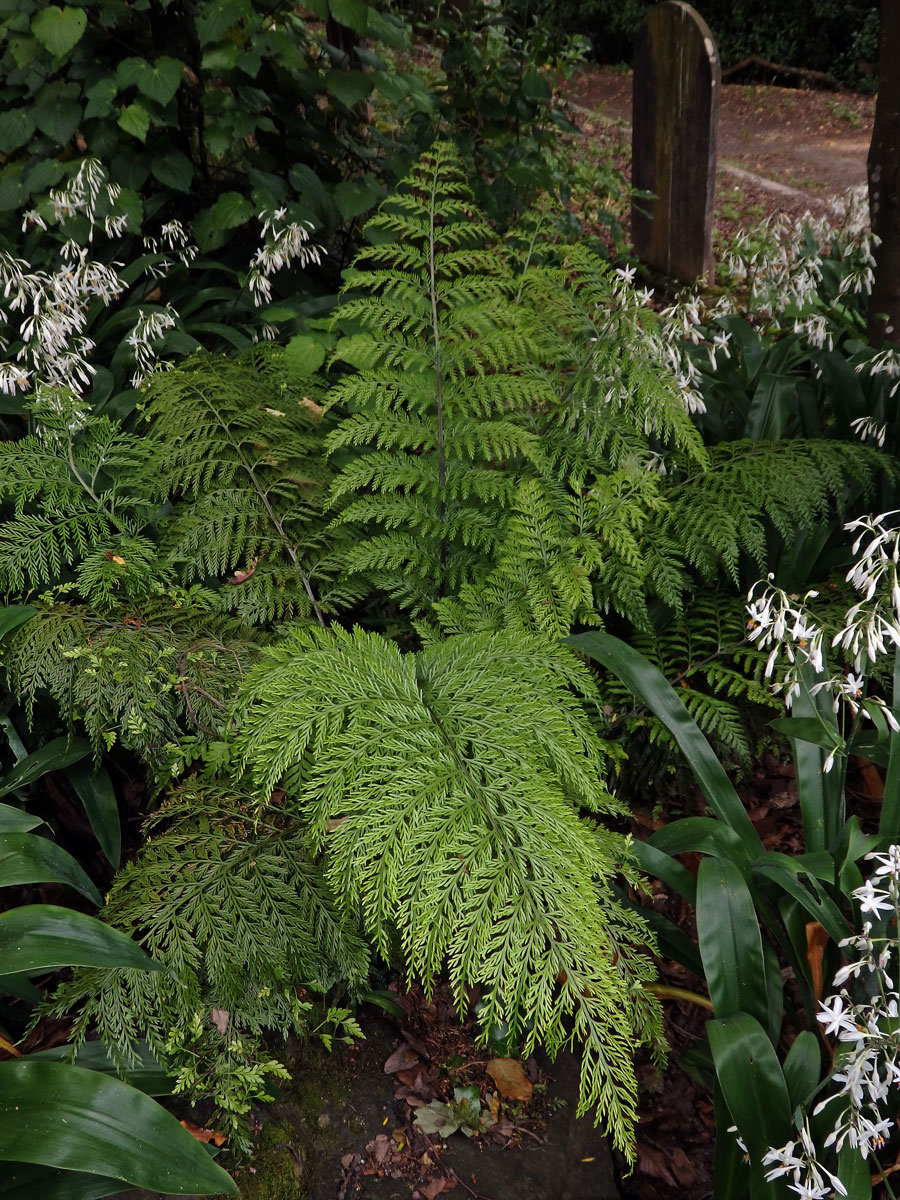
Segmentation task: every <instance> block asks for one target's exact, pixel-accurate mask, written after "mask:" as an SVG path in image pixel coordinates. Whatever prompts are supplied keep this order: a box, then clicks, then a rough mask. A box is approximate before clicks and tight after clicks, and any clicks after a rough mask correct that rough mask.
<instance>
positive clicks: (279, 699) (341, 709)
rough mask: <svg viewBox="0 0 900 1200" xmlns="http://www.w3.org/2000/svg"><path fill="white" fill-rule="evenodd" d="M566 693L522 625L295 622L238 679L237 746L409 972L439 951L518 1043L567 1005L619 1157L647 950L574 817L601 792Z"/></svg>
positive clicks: (570, 674)
mask: <svg viewBox="0 0 900 1200" xmlns="http://www.w3.org/2000/svg"><path fill="white" fill-rule="evenodd" d="M576 692H577V693H581V694H587V695H591V694H592V692H593V684H592V681H591V677H590V675H589V673H588V672H586V670H585V669H584V668H583V667H582V665H581V664H580V663H578V662H577V661H576V660H575V658H574V657H573V656H572V655H571V654H570V653H569V652H568V651H566V650H565V649H564V648H562V647H559V646H556V645H554V644H553V643H552V642H548V641H547V640H546V639H544V638H541V637H538V636H534V635H530V636H529V635H523V634H518V635H515V636H512V635H509V634H493V635H489V634H487V635H486V634H480V635H467V636H463V637H455V638H449V639H447V640H445V641H442V642H439V643H435V644H432V645H429V646H428V647H427V648H426V649H425V650H423V651H421V652H420V653H418V654H407V655H403V654H401V653H400V651H399V650H398V649H397V647H396V646H394V645H392V644H391V643H388V642H386V641H384V640H382V639H380V638H378V637H376V636H375V635H372V634H367V633H363V632H361V631H355V632H353V633H346V632H343V631H341V630H339V629H337V628H335V629H333V630H331V631H316V630H314V629H311V630H308V631H305V632H304V631H297V632H294V633H292V634H291V635H290V636H289V637H288V638H287V639H286V640H285V641H284V642H283V643H280V644H279V645H278V646H275V647H272V648H271V650H269V651H267V652H266V655H265V658H264V660H263V661H262V662H261V663H260V665H259V667H258V668H257V669H255V671H254V672H253V674H252V675H251V677H250V678H249V680H248V686H247V689H246V701H247V707H246V709H245V711H244V714H243V720H242V726H241V733H240V745H241V747H242V754H243V758H244V760H245V761H246V762H247V764H248V765H249V767H250V769H251V770H252V772H253V777H254V779H255V781H256V783H257V786H258V788H259V790H260V795H262V796H267V795H269V794H270V793H271V790H272V788H273V787H274V786H275V785H276V784H279V785H280V786H282V787H284V788H285V789H286V791H287V793H288V795H289V796H290V797H291V798H292V801H291V802H292V803H293V804H295V805H296V807H297V811H298V813H299V814H300V816H301V817H302V818H303V819H304V820H305V821H306V822H307V823H308V826H309V829H310V835H311V838H312V846H313V849H314V851H315V852H317V853H322V854H324V856H325V857H324V862H325V870H326V875H327V878H328V879H329V880H330V881H331V883H332V886H333V888H334V891H335V894H336V895H338V896H340V897H341V901H342V903H343V904H344V905H345V906H346V908H347V911H356V910H358V911H359V912H360V913H361V915H362V920H363V923H364V925H365V927H366V928H367V930H368V931H369V932H370V933H371V935H372V936H373V937H374V939H375V941H376V944H377V945H378V946H379V947H380V949H381V950H382V952H383V953H387V952H388V950H389V945H390V941H391V937H392V931H393V930H394V929H397V930H398V931H399V935H400V938H401V942H402V945H403V949H404V954H405V957H406V961H407V966H408V968H409V970H410V971H411V972H412V973H414V974H416V975H418V976H420V977H421V978H422V979H424V980H425V981H426V983H427V984H431V983H433V981H434V980H435V979H436V977H437V975H438V973H439V972H440V971H441V970H442V969H443V968H444V967H445V966H446V969H447V970H448V971H449V975H450V979H451V982H452V986H453V988H454V991H455V993H456V995H457V996H458V998H459V1002H460V1003H464V995H465V992H464V988H465V986H466V985H467V984H470V983H478V984H480V985H481V986H482V988H483V990H484V994H485V1014H484V1021H485V1023H486V1025H490V1024H492V1023H494V1022H495V1021H500V1020H502V1021H506V1022H507V1023H508V1024H509V1026H510V1028H511V1029H512V1030H513V1031H514V1032H515V1033H516V1034H517V1035H518V1034H522V1035H523V1036H524V1038H525V1041H526V1043H527V1045H528V1046H533V1045H534V1044H535V1043H536V1042H537V1041H539V1040H540V1041H541V1042H543V1043H544V1044H545V1045H547V1046H549V1048H550V1050H551V1052H554V1051H556V1050H558V1049H559V1048H560V1047H561V1046H562V1045H564V1044H565V1043H566V1042H567V1041H568V1040H569V1037H570V1031H569V1029H568V1027H567V1019H568V1018H572V1019H573V1021H574V1026H575V1031H576V1034H577V1036H578V1037H579V1038H580V1039H581V1040H582V1042H583V1045H584V1055H585V1058H584V1062H585V1066H584V1071H583V1082H584V1085H585V1092H584V1094H583V1097H582V1101H583V1105H584V1106H590V1105H597V1106H598V1111H599V1115H600V1116H601V1117H602V1118H603V1119H604V1120H605V1122H606V1124H607V1127H608V1128H609V1130H610V1131H611V1133H612V1134H613V1136H614V1138H615V1140H616V1142H617V1144H618V1145H620V1146H622V1147H624V1148H625V1150H626V1152H629V1153H630V1152H632V1150H633V1134H632V1132H631V1124H632V1122H633V1119H634V1104H635V1083H634V1073H633V1067H632V1063H631V1054H632V1048H633V1038H634V1036H635V1031H636V1029H637V1028H638V1027H639V1026H640V1027H643V1022H644V1021H645V1020H646V1021H647V1022H648V1023H649V1026H650V1027H653V1028H655V1029H658V1024H657V1014H656V1012H655V1010H654V1008H653V1003H652V1001H650V1000H649V998H646V996H645V993H643V991H642V989H641V988H640V987H638V986H636V985H637V983H638V981H639V980H640V979H643V978H647V977H648V975H649V972H650V965H649V962H648V960H646V959H644V958H643V957H641V956H640V955H636V954H635V953H634V952H633V951H632V950H629V951H624V950H623V948H622V940H623V939H625V938H627V940H628V943H629V945H631V944H632V943H633V941H634V938H635V936H638V937H641V936H643V937H644V938H646V935H644V934H643V931H642V930H640V931H639V929H638V926H637V925H636V924H635V923H634V922H633V920H632V918H631V917H630V916H626V914H625V913H624V912H623V911H622V910H620V909H619V908H618V906H617V905H616V903H615V901H614V900H613V899H612V897H611V895H610V892H609V889H608V882H607V881H608V880H609V878H610V876H611V875H612V874H613V873H614V872H616V871H617V870H619V869H620V868H621V865H622V861H623V859H624V858H625V857H626V856H627V844H626V842H625V841H624V840H622V839H620V838H619V837H618V836H615V835H612V834H610V833H608V832H606V831H604V830H603V829H602V828H601V827H600V826H598V825H597V824H596V823H595V822H594V821H593V820H587V819H585V818H583V817H581V816H580V815H579V811H589V812H592V813H595V814H602V813H605V812H611V811H616V809H617V807H618V806H617V804H616V802H615V801H614V800H613V798H612V797H611V796H610V794H609V792H608V791H607V789H606V787H605V784H604V781H603V764H604V761H605V759H606V754H605V751H604V746H603V744H602V743H600V742H599V741H598V740H597V738H596V737H595V735H594V734H593V732H592V730H591V728H590V726H589V724H588V723H587V722H585V721H584V719H583V717H582V715H581V708H580V702H579V700H578V698H577V695H576ZM639 1014H640V1015H639ZM529 1019H533V1021H534V1025H533V1027H531V1028H527V1029H526V1027H525V1026H526V1022H527V1021H528V1020H529Z"/></svg>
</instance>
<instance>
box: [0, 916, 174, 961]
mask: <svg viewBox="0 0 900 1200" xmlns="http://www.w3.org/2000/svg"><path fill="white" fill-rule="evenodd" d="M57 967H133V968H136V969H137V970H141V971H162V970H163V969H164V968H163V967H162V965H161V964H160V963H157V962H154V961H153V959H152V958H150V957H149V956H148V955H147V954H145V953H144V951H143V950H142V949H141V948H140V946H138V945H137V943H136V942H133V941H132V940H131V938H130V937H127V936H126V935H125V934H124V933H122V932H121V931H120V930H118V929H112V928H110V926H109V925H104V924H103V922H102V921H98V920H97V919H96V917H88V916H85V914H84V913H79V912H73V911H72V910H71V909H68V908H58V907H57V906H56V905H53V904H26V905H23V906H22V907H20V908H13V909H10V911H9V912H5V913H2V914H0V970H2V971H3V973H4V974H15V973H26V972H27V973H28V974H34V973H35V972H37V971H49V970H55V969H56V968H57Z"/></svg>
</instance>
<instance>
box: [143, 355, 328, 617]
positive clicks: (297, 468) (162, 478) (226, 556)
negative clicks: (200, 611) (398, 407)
mask: <svg viewBox="0 0 900 1200" xmlns="http://www.w3.org/2000/svg"><path fill="white" fill-rule="evenodd" d="M282 364H283V351H281V350H280V349H278V348H276V347H268V348H265V349H262V348H259V347H257V348H256V349H254V350H253V351H252V352H250V353H249V354H246V355H242V356H240V357H238V358H236V359H227V358H224V357H218V356H212V355H203V356H198V357H196V358H193V359H190V360H188V361H187V362H186V363H184V364H183V365H181V366H180V367H179V368H178V369H176V370H172V371H165V372H161V373H159V374H157V375H155V376H154V377H153V380H152V382H151V385H150V388H149V397H148V401H147V406H146V414H147V417H148V419H149V421H150V432H149V438H148V441H149V444H150V447H151V451H152V452H151V455H150V459H149V462H148V464H147V470H146V486H147V487H148V489H149V490H150V491H151V494H152V495H153V496H154V497H155V498H156V499H157V500H158V501H160V502H163V501H171V503H172V504H173V511H172V513H171V515H170V516H168V517H166V518H165V519H164V520H163V521H162V523H161V526H160V545H161V550H162V552H163V554H164V555H165V557H166V560H167V562H168V563H169V564H170V566H171V567H172V568H173V569H174V570H175V571H177V573H178V576H179V578H180V579H181V580H182V582H183V583H185V584H192V583H194V582H201V583H203V584H205V585H212V584H215V585H216V586H217V597H218V604H219V605H220V607H221V608H223V609H224V610H226V611H229V612H234V613H235V614H236V615H238V616H239V617H240V618H241V619H242V620H244V621H246V622H248V623H250V624H259V623H265V622H271V621H274V620H282V619H285V618H288V617H301V618H309V617H313V618H321V617H322V615H323V614H324V613H326V612H334V611H336V610H338V609H340V608H341V607H343V605H344V604H345V603H346V602H347V597H346V596H345V595H344V594H342V593H341V592H340V590H338V589H336V588H335V587H334V583H333V581H334V577H335V575H336V573H337V568H336V565H335V561H334V557H333V556H334V538H333V536H332V534H331V533H329V532H328V531H327V530H326V526H327V523H328V522H327V521H326V519H325V517H324V515H323V501H324V497H325V495H326V492H327V488H328V484H329V482H330V478H331V474H332V473H331V472H330V471H329V469H328V466H327V464H326V463H325V460H324V453H323V446H324V434H323V430H322V428H321V408H320V406H319V404H318V403H317V399H316V398H319V399H320V398H321V396H320V392H319V390H318V389H317V386H316V383H315V381H314V380H311V379H309V378H307V377H303V376H300V377H293V378H292V377H291V376H290V374H289V373H288V372H287V371H285V370H284V369H283V365H282Z"/></svg>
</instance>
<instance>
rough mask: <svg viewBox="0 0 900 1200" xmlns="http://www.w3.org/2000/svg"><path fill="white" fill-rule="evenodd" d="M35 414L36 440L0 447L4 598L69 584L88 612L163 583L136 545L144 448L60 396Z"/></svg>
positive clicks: (143, 518) (144, 506)
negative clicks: (5, 514)
mask: <svg viewBox="0 0 900 1200" xmlns="http://www.w3.org/2000/svg"><path fill="white" fill-rule="evenodd" d="M33 413H34V416H33V420H34V423H35V426H36V432H35V433H32V434H29V435H27V436H26V437H24V438H22V439H21V440H19V441H17V442H3V443H0V500H6V501H8V502H10V503H11V504H12V507H13V513H12V515H11V516H10V517H9V518H8V519H7V520H5V521H3V522H2V523H0V590H2V591H5V592H7V593H13V594H15V595H18V596H21V595H23V594H27V593H28V592H30V591H34V590H37V589H45V588H49V587H54V586H58V585H60V584H67V583H70V582H71V580H72V578H73V576H75V577H76V578H77V581H78V584H79V586H80V587H81V588H82V589H84V595H85V597H86V598H87V599H88V600H89V601H90V602H91V603H93V604H105V603H112V602H115V601H117V600H121V599H126V600H127V599H129V598H131V597H133V596H134V595H136V594H139V593H140V592H142V591H143V590H144V589H145V588H146V587H147V585H148V583H149V581H150V580H151V579H154V580H162V579H164V578H165V570H164V569H162V568H160V567H159V566H158V565H157V564H156V563H155V561H154V556H153V555H152V553H148V544H147V543H146V541H144V540H143V539H141V538H140V537H139V535H140V534H141V532H142V530H143V528H144V526H145V525H146V522H147V518H148V515H149V506H148V500H147V497H146V496H145V495H144V494H143V492H142V490H141V488H140V486H139V484H138V482H137V481H138V479H139V477H140V474H141V472H142V470H143V467H144V464H145V462H146V458H147V448H146V446H145V445H144V443H143V440H142V439H141V438H138V437H136V436H134V435H133V434H129V433H126V432H125V431H124V430H122V429H121V427H120V426H119V425H117V424H116V423H115V422H114V421H112V420H110V419H109V418H107V417H92V416H86V415H85V414H83V413H81V412H78V411H76V410H75V408H74V407H73V403H72V402H71V398H69V399H67V398H66V397H65V396H62V395H60V396H58V397H55V400H54V404H50V403H49V401H47V400H46V399H45V401H44V402H43V403H36V404H35V405H34V406H33ZM104 562H106V563H112V564H114V567H110V568H108V569H105V568H104V567H103V563H104Z"/></svg>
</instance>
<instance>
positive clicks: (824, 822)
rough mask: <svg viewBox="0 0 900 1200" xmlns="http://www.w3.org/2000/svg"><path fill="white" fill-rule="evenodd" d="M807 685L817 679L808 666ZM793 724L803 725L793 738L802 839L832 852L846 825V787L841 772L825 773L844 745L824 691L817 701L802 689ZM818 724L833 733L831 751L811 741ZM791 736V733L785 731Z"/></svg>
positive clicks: (809, 845)
mask: <svg viewBox="0 0 900 1200" xmlns="http://www.w3.org/2000/svg"><path fill="white" fill-rule="evenodd" d="M803 673H804V677H805V679H806V682H807V685H810V684H811V683H812V681H813V679H814V676H813V674H812V671H811V669H810V668H809V667H805V668H804V672H803ZM791 712H792V716H791V717H790V719H789V721H788V724H790V722H791V721H797V722H799V723H800V730H801V732H800V734H799V736H798V737H797V738H792V740H791V744H792V746H793V750H794V766H795V768H796V772H797V791H798V792H799V794H800V812H801V815H802V817H803V839H804V843H805V845H806V849H807V850H810V851H816V850H829V849H831V847H832V846H833V845H834V841H835V839H836V837H837V834H838V830H839V829H840V826H841V825H842V823H843V811H842V809H843V802H844V795H843V788H842V787H841V786H840V783H841V773H840V771H831V772H830V773H829V774H826V773H825V771H824V766H825V759H826V757H827V755H828V754H829V753H831V750H832V749H834V748H835V747H838V746H840V745H842V744H843V738H841V736H840V734H839V733H838V729H837V722H836V719H835V715H834V712H833V711H832V708H831V704H830V702H829V701H828V699H827V697H826V695H825V693H824V692H822V693H820V694H819V695H818V696H816V697H815V698H814V699H813V698H810V696H809V695H807V693H806V691H805V690H803V689H801V690H800V693H799V695H797V696H795V697H794V703H793V706H792V709H791ZM810 721H812V722H814V723H815V724H818V725H819V726H820V727H821V728H822V730H823V733H824V731H825V730H827V731H828V732H829V734H833V737H834V742H833V744H832V746H831V747H830V748H828V747H827V746H826V747H825V748H823V746H822V744H821V742H820V743H818V744H813V742H812V740H811V739H809V738H808V732H809V731H808V722H810ZM786 732H787V734H788V737H791V732H790V730H787V731H786Z"/></svg>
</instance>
